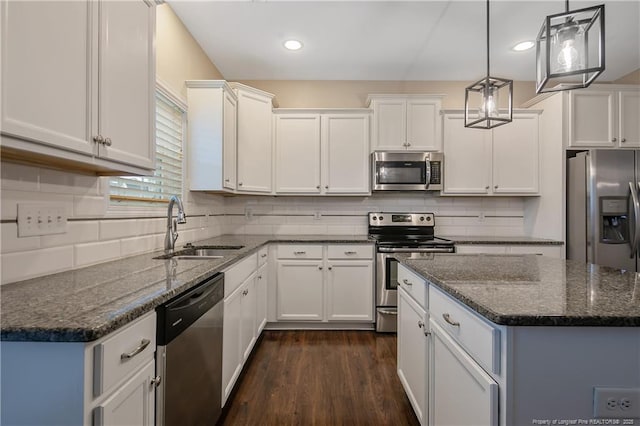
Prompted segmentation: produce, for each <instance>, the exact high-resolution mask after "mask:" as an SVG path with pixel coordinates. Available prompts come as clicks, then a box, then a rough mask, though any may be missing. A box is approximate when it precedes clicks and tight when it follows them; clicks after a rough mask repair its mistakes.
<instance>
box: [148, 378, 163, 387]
mask: <svg viewBox="0 0 640 426" xmlns="http://www.w3.org/2000/svg"><path fill="white" fill-rule="evenodd" d="M161 382H162V377H160V376H156V377H154V378H152V379H151V382H150V384H149V385H150V386H149V387H150V388H154V387H155V388H157V387H158V386H160V383H161Z"/></svg>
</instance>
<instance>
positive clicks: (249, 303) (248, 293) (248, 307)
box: [240, 272, 257, 362]
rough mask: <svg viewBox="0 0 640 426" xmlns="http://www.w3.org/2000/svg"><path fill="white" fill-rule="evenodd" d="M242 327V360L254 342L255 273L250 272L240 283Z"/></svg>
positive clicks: (245, 357) (247, 355)
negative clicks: (245, 279) (243, 281)
mask: <svg viewBox="0 0 640 426" xmlns="http://www.w3.org/2000/svg"><path fill="white" fill-rule="evenodd" d="M241 288H242V289H243V290H242V303H241V305H242V327H241V331H240V344H241V348H240V349H241V350H240V353H241V354H242V361H243V362H244V361H245V360H246V359H247V358H248V357H249V354H251V349H253V345H254V344H255V343H256V337H257V335H256V300H257V297H256V273H255V272H254V273H253V274H251V276H250V277H249V278H247V281H246V282H245V283H244V284H243V285H242V287H241Z"/></svg>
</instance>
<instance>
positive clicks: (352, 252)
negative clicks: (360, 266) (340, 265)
mask: <svg viewBox="0 0 640 426" xmlns="http://www.w3.org/2000/svg"><path fill="white" fill-rule="evenodd" d="M357 253H358V252H357V251H345V252H344V254H357Z"/></svg>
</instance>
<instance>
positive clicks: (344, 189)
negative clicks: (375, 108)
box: [289, 114, 371, 194]
mask: <svg viewBox="0 0 640 426" xmlns="http://www.w3.org/2000/svg"><path fill="white" fill-rule="evenodd" d="M322 150H323V153H322V163H323V169H322V175H323V178H322V186H323V188H322V190H323V192H324V193H325V194H370V193H371V187H370V185H369V174H370V171H369V170H370V169H369V116H368V115H366V114H350V115H346V114H327V115H323V116H322ZM289 161H291V160H289Z"/></svg>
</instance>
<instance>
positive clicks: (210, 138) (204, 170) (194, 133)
mask: <svg viewBox="0 0 640 426" xmlns="http://www.w3.org/2000/svg"><path fill="white" fill-rule="evenodd" d="M186 84H187V99H188V103H189V120H188V123H189V124H188V128H189V149H188V153H189V167H188V169H189V188H190V189H191V190H192V191H233V190H234V189H235V187H236V104H237V102H236V95H235V93H234V92H233V90H232V89H231V87H230V86H229V85H228V84H227V83H226V82H225V81H224V80H207V81H187V82H186Z"/></svg>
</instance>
